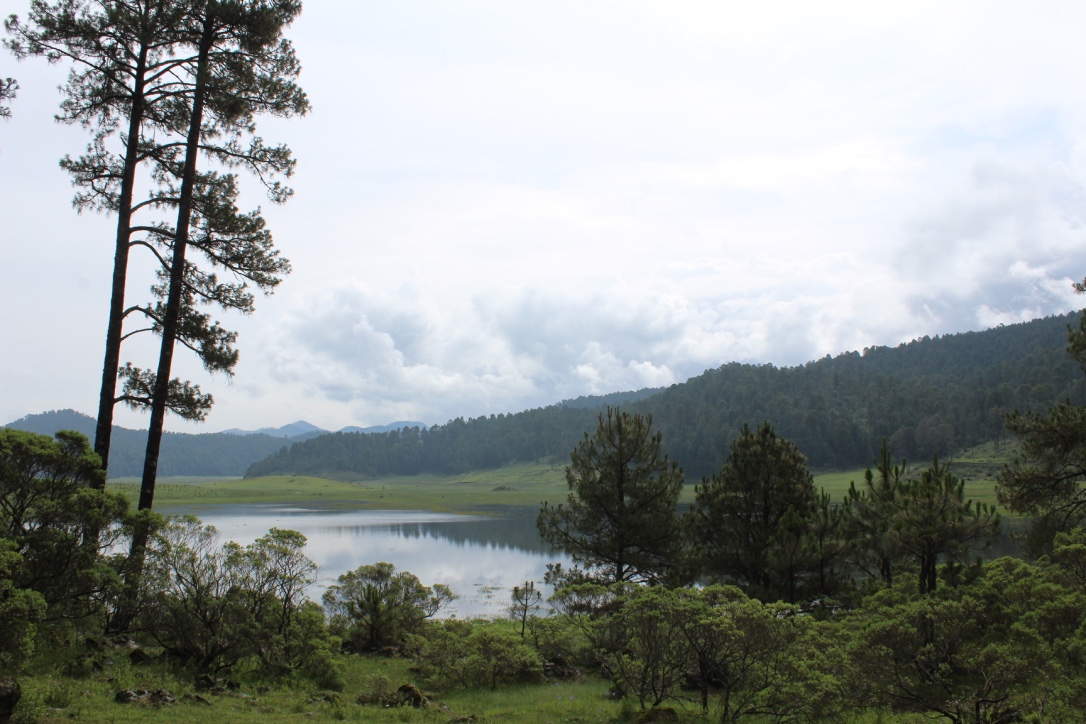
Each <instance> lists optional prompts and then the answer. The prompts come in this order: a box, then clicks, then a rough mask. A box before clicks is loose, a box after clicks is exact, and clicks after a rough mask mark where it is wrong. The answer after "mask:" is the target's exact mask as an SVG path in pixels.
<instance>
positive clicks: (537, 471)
mask: <svg viewBox="0 0 1086 724" xmlns="http://www.w3.org/2000/svg"><path fill="white" fill-rule="evenodd" d="M110 487H111V488H112V489H114V490H117V491H119V492H121V493H123V494H124V495H126V496H127V497H128V498H129V500H130V501H132V502H135V501H136V499H137V498H138V497H139V484H138V483H137V482H135V481H132V482H129V480H127V479H124V478H122V479H118V480H111V481H110ZM567 492H568V491H567V488H566V483H565V474H564V471H563V468H561V467H559V466H555V465H547V464H525V465H511V466H508V467H504V468H500V469H498V470H487V471H482V472H475V473H467V474H464V475H445V476H442V475H413V476H397V477H387V478H376V479H370V480H363V481H357V482H355V481H342V480H330V479H327V478H317V477H308V476H303V475H275V476H269V477H263V478H253V479H250V480H244V479H241V478H227V479H223V478H180V479H178V478H162V479H161V480H159V482H158V484H157V485H156V487H155V507H156V508H159V507H166V508H168V507H169V506H179V505H185V506H193V505H195V506H199V505H216V504H223V503H303V502H304V503H314V504H319V505H321V506H326V507H340V506H341V507H345V508H346V507H349V508H368V509H386V510H395V509H420V508H422V509H430V510H438V511H466V510H475V509H478V508H481V507H486V506H494V505H503V506H504V505H508V506H526V505H527V506H534V505H539V504H540V502H542V501H544V500H546V501H559V500H564V499H565V497H566V494H567ZM692 492H693V491H692V490H691V494H692Z"/></svg>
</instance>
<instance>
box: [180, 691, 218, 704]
mask: <svg viewBox="0 0 1086 724" xmlns="http://www.w3.org/2000/svg"><path fill="white" fill-rule="evenodd" d="M181 699H182V700H184V701H191V702H195V703H197V704H207V705H208V706H211V700H210V699H205V698H204V697H202V696H200V695H199V694H191V693H190V694H185V695H184V696H182V697H181Z"/></svg>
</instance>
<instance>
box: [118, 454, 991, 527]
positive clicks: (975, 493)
mask: <svg viewBox="0 0 1086 724" xmlns="http://www.w3.org/2000/svg"><path fill="white" fill-rule="evenodd" d="M1001 457H1002V456H1001V455H1000V454H999V450H996V449H993V450H986V449H984V448H977V449H974V450H971V451H968V452H967V453H964V454H963V456H962V457H961V458H958V459H956V460H955V461H954V463H953V470H954V473H955V474H956V475H959V476H962V477H964V478H966V485H965V494H966V496H967V497H969V498H972V499H973V500H976V501H980V502H982V503H988V504H990V505H996V497H995V479H994V477H995V474H996V472H998V470H999V468H1000V466H1001V465H1002V460H1001ZM920 469H921V467H919V466H917V467H916V468H915V470H914V468H913V466H910V471H913V472H916V473H917V474H918V473H919V471H920ZM863 478H864V470H863V469H858V470H846V471H842V472H830V473H821V474H819V475H815V477H814V484H815V488H816V489H819V490H825V491H826V492H827V493H829V495H830V497H831V498H832V499H833V500H834V501H841V500H843V499H844V498H845V496H846V495H847V494H848V489H849V484H850V483H851V482H852V481H856V483H857V485H862V483H863ZM694 482H696V481H689V482H688V484H687V485H686V487H685V489H684V490H683V494H682V496H681V498H680V503H681V504H688V503H692V502H694V485H693V483H694ZM109 484H110V487H111V488H112V489H114V490H117V491H120V492H122V493H124V494H125V495H126V496H127V497H128V498H129V500H130V501H131V502H132V504H133V505H135V502H136V500H137V498H138V497H139V482H138V481H137V480H135V479H133V478H115V479H112V480H110V483H109ZM568 492H569V491H568V489H567V488H566V482H565V472H564V470H563V468H562V467H561V466H558V465H552V464H544V463H525V464H518V465H510V466H507V467H504V468H499V469H497V470H484V471H478V472H472V473H465V474H463V475H411V476H394V477H387V478H375V479H372V480H365V481H360V482H348V481H342V480H331V479H328V478H317V477H307V476H304V475H274V476H269V477H263V478H252V479H250V480H245V479H242V478H192V477H179V478H162V479H161V480H159V483H158V485H157V486H156V488H155V506H156V507H163V508H168V507H169V506H171V505H184V506H194V505H195V506H199V505H217V504H223V503H313V504H319V505H320V506H321V507H343V508H352V509H370V510H404V509H411V510H433V511H439V512H464V511H469V510H471V511H478V510H479V509H480V508H484V509H485V508H487V507H491V506H536V505H539V504H540V503H541V502H543V501H547V502H549V503H560V502H562V501H564V500H565V499H566V495H567V494H568Z"/></svg>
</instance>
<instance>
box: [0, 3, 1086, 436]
mask: <svg viewBox="0 0 1086 724" xmlns="http://www.w3.org/2000/svg"><path fill="white" fill-rule="evenodd" d="M0 11H2V12H5V13H6V12H21V13H22V12H25V11H24V8H23V7H21V4H20V3H17V2H15V0H0ZM1084 16H1086V6H1083V7H1079V6H1078V5H1074V4H1066V3H1050V4H1043V5H1041V6H1030V7H1026V6H1024V5H1016V4H1013V3H1002V4H1001V3H996V4H994V5H993V4H991V3H981V2H972V1H967V2H962V3H954V4H952V5H948V4H946V3H938V2H934V1H932V2H928V1H926V0H924V1H921V2H917V3H910V4H898V5H886V4H881V5H879V4H871V3H860V2H831V3H819V4H817V5H815V4H811V3H800V2H768V3H758V4H749V3H748V4H741V3H718V2H703V1H700V0H677V2H674V3H668V4H666V5H665V4H661V3H656V2H631V3H622V4H614V3H600V4H594V3H588V4H584V3H572V2H561V1H559V2H554V3H547V4H545V5H536V6H524V5H510V4H508V3H499V2H493V1H492V0H468V1H467V2H463V3H457V4H455V5H434V4H432V3H417V2H411V1H410V0H408V1H407V2H403V3H396V4H394V5H393V4H351V5H343V4H339V5H332V4H327V3H326V4H312V5H309V6H307V7H306V11H305V14H304V15H303V16H302V17H301V19H300V20H299V22H298V23H297V26H296V28H295V29H294V30H292V31H291V36H292V37H293V38H294V39H295V41H296V43H297V46H298V53H299V56H300V58H301V60H302V62H303V64H304V66H305V72H304V74H303V78H302V82H303V85H304V86H305V87H306V89H307V91H308V92H309V94H310V96H311V98H312V100H313V102H314V112H313V114H312V115H311V116H310V117H308V118H306V119H300V120H299V119H296V120H292V121H290V122H280V121H266V120H261V121H260V129H261V133H262V135H264V136H265V137H266V138H268V139H271V140H280V139H281V140H284V141H286V142H288V143H289V144H290V145H291V146H292V147H293V148H294V150H295V152H296V153H297V155H298V157H299V167H298V174H297V176H296V178H295V180H294V182H295V186H296V189H297V196H296V198H295V199H294V200H292V201H291V202H290V203H289V204H287V205H286V206H284V207H281V208H265V212H266V215H267V217H268V219H269V224H270V227H271V228H272V229H273V231H274V232H275V235H276V239H277V241H278V244H279V246H280V247H281V248H282V250H283V252H284V254H285V255H286V256H287V257H289V258H290V259H291V260H292V261H293V262H294V266H295V273H294V274H293V276H292V277H291V278H290V279H288V280H287V281H286V283H285V284H284V285H283V287H282V288H281V290H280V291H279V292H278V293H277V294H276V296H275V297H274V298H272V299H268V300H261V301H260V302H259V303H258V309H257V313H256V315H255V316H254V317H253V318H252V319H229V318H227V319H225V320H224V321H225V322H226V323H227V324H233V325H235V326H237V327H238V328H239V329H240V330H241V332H242V336H241V340H240V344H241V350H242V361H241V364H240V365H239V368H238V375H237V378H236V379H235V380H234V382H233V384H232V385H231V386H226V385H224V384H223V383H222V381H221V380H214V381H211V382H209V383H205V387H206V388H208V389H210V390H211V391H213V392H214V393H215V394H216V397H217V398H218V400H219V405H218V408H217V409H216V410H215V411H214V412H213V413H212V421H211V422H210V423H209V425H208V427H209V428H211V429H218V428H220V427H232V426H241V427H258V426H262V425H267V424H281V423H284V422H288V421H292V420H294V419H298V418H306V419H310V420H311V421H312V422H314V423H316V424H320V425H322V426H325V427H338V426H341V425H347V424H371V423H383V422H388V421H390V420H393V419H421V420H423V421H426V422H442V421H444V420H446V419H448V418H450V417H454V416H459V415H475V414H483V413H489V412H498V411H512V410H517V409H522V408H523V407H527V406H534V405H542V404H548V403H551V402H555V401H557V400H559V399H563V398H567V397H576V396H578V395H582V394H590V393H597V392H609V391H613V390H619V389H630V388H636V387H641V386H659V385H666V384H670V383H672V382H677V381H681V380H683V379H686V378H687V377H688V376H690V375H692V374H697V373H699V372H700V371H701V370H703V369H705V368H706V367H713V366H717V365H719V364H722V363H724V362H727V361H731V360H739V361H750V362H772V363H775V364H799V363H802V362H804V361H807V360H809V359H813V358H817V357H821V356H824V355H825V354H827V353H829V354H833V353H837V352H841V351H844V350H847V349H860V348H862V347H865V346H870V345H872V344H896V343H898V342H900V341H903V340H907V339H910V338H912V337H915V336H921V335H924V334H942V333H947V332H954V331H964V330H967V329H976V328H979V327H986V326H991V325H993V324H999V323H1010V322H1013V321H1018V320H1022V319H1027V318H1031V317H1034V316H1039V315H1044V314H1051V313H1055V312H1063V311H1066V310H1069V309H1072V308H1075V307H1076V306H1079V305H1080V304H1081V301H1082V300H1081V299H1076V298H1075V297H1074V295H1073V294H1072V293H1071V290H1070V286H1069V283H1070V280H1071V279H1079V278H1081V277H1082V276H1084V274H1086V272H1084V271H1083V269H1082V266H1081V265H1082V262H1081V259H1082V250H1083V248H1084V247H1086V245H1084V242H1086V225H1084V224H1083V215H1084V213H1086V150H1084V149H1086V136H1084V135H1083V131H1082V130H1081V129H1083V128H1086V95H1084V94H1081V93H1078V91H1077V89H1078V88H1080V87H1082V86H1083V84H1084V83H1083V82H1084V81H1086V45H1084V44H1083V43H1081V41H1080V38H1079V37H1078V35H1079V31H1080V29H1081V27H1082V26H1083V21H1084V20H1086V17H1084ZM0 62H4V61H3V59H2V58H0ZM58 71H59V69H58V68H55V67H48V66H46V65H45V64H41V63H33V62H32V61H28V62H27V63H24V64H21V65H19V66H17V67H12V68H10V69H9V68H8V67H7V66H4V67H3V68H0V75H5V76H6V75H14V76H16V77H19V78H20V81H21V84H22V86H23V91H21V93H20V97H19V98H18V99H17V101H16V103H15V104H14V112H15V118H14V119H13V120H12V121H11V122H10V123H0V187H2V188H4V190H5V193H4V194H3V196H2V197H0V213H2V215H3V218H4V219H5V228H4V238H3V264H0V295H2V296H0V299H2V300H3V304H4V308H5V309H6V310H18V311H19V313H18V314H13V315H5V319H4V321H3V325H4V329H3V333H4V337H5V338H7V339H32V338H37V337H40V335H37V332H38V330H42V329H48V330H50V331H51V332H52V333H51V334H50V335H47V336H46V337H45V338H44V339H41V341H38V342H37V343H36V344H33V345H26V346H25V350H24V351H23V352H21V353H20V354H19V355H18V356H12V355H4V359H3V361H2V362H0V364H2V367H0V378H3V379H5V380H9V382H5V383H4V385H5V386H4V388H3V389H2V394H0V413H2V415H0V416H2V417H3V418H8V419H14V418H16V417H19V416H21V415H23V414H26V413H28V412H35V411H38V410H39V409H46V408H49V407H67V406H75V407H79V408H81V409H85V410H87V411H91V410H92V409H93V400H94V399H95V393H96V378H97V376H98V374H99V372H98V370H97V369H96V368H97V367H98V365H99V364H100V358H101V349H100V345H101V342H100V340H101V336H102V330H103V326H104V316H105V307H104V304H105V302H104V300H105V299H106V297H107V296H108V274H109V271H108V270H109V264H110V262H111V260H112V252H111V242H110V236H109V223H108V220H105V219H93V218H90V219H89V218H76V217H75V216H74V214H73V213H71V212H70V211H69V210H68V208H69V207H68V203H69V198H70V196H71V190H70V188H69V187H68V185H67V182H66V180H65V179H64V177H63V175H62V174H61V173H60V172H59V171H58V170H57V169H56V167H55V163H56V159H57V158H59V156H61V155H63V154H64V153H78V152H79V151H80V150H81V148H82V147H83V145H84V143H85V135H84V134H83V132H82V131H81V130H80V129H69V128H59V127H56V126H53V125H51V124H50V123H48V122H46V121H47V120H48V118H49V117H50V116H51V115H52V113H53V112H54V110H53V109H54V108H55V101H56V96H55V93H54V92H53V90H52V88H53V87H54V86H55V85H56V84H57V83H58V82H59V80H58V78H59V79H62V78H63V74H62V73H60V74H59V75H58ZM12 139H17V140H12ZM246 193H247V194H248V195H249V197H250V199H249V200H250V202H251V203H252V204H254V205H255V204H257V203H261V202H262V201H263V199H262V198H261V197H260V194H259V193H258V192H257V190H255V189H250V190H249V191H247V192H246ZM265 204H266V202H265ZM147 283H148V281H146V280H141V281H134V282H133V289H134V290H139V291H142V290H143V289H144V288H145V287H146V285H147ZM28 300H30V301H31V302H32V303H28ZM36 335H37V337H36ZM137 361H138V360H137ZM185 364H186V363H182V369H183V370H184V371H185V372H186V373H191V374H193V375H194V376H197V377H199V374H200V373H199V371H198V370H196V369H190V368H189V367H185ZM58 380H59V381H60V382H58Z"/></svg>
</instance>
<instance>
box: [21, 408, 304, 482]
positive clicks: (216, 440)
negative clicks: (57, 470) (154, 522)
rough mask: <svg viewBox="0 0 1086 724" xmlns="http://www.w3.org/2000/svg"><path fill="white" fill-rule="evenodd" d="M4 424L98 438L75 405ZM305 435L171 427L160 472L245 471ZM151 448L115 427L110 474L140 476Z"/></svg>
mask: <svg viewBox="0 0 1086 724" xmlns="http://www.w3.org/2000/svg"><path fill="white" fill-rule="evenodd" d="M5 427H11V428H15V429H17V430H26V431H28V432H36V433H39V434H41V435H52V434H53V433H55V432H56V431H57V430H75V431H77V432H81V433H83V434H84V435H86V436H87V437H88V438H90V439H91V440H93V439H94V431H95V421H94V418H93V417H90V416H88V415H84V414H82V413H80V412H76V411H75V410H51V411H49V412H43V413H41V414H38V415H27V416H26V417H23V418H21V419H19V420H16V421H15V422H12V423H9V424H8V425H6V426H5ZM301 439H304V438H301V437H294V438H286V439H284V438H281V437H272V436H270V435H229V434H226V433H221V432H220V433H205V434H201V435H191V434H187V433H178V432H167V433H165V434H164V435H163V436H162V453H161V455H160V457H159V463H158V474H159V475H160V476H162V477H169V476H172V475H241V474H242V473H244V472H245V469H246V468H247V467H248V466H249V465H250V464H251V463H253V462H254V461H256V460H260V459H262V458H265V457H267V456H268V455H270V454H271V453H273V452H275V451H276V450H278V449H280V448H281V447H283V445H289V444H291V443H292V442H298V441H299V440H301ZM146 447H147V431H146V430H129V429H128V428H124V427H117V426H114V427H113V437H112V440H111V449H110V454H109V458H110V462H109V467H110V470H109V474H110V476H112V477H115V478H117V477H128V476H133V475H135V476H138V475H141V474H142V473H143V454H144V451H145V449H146Z"/></svg>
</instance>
